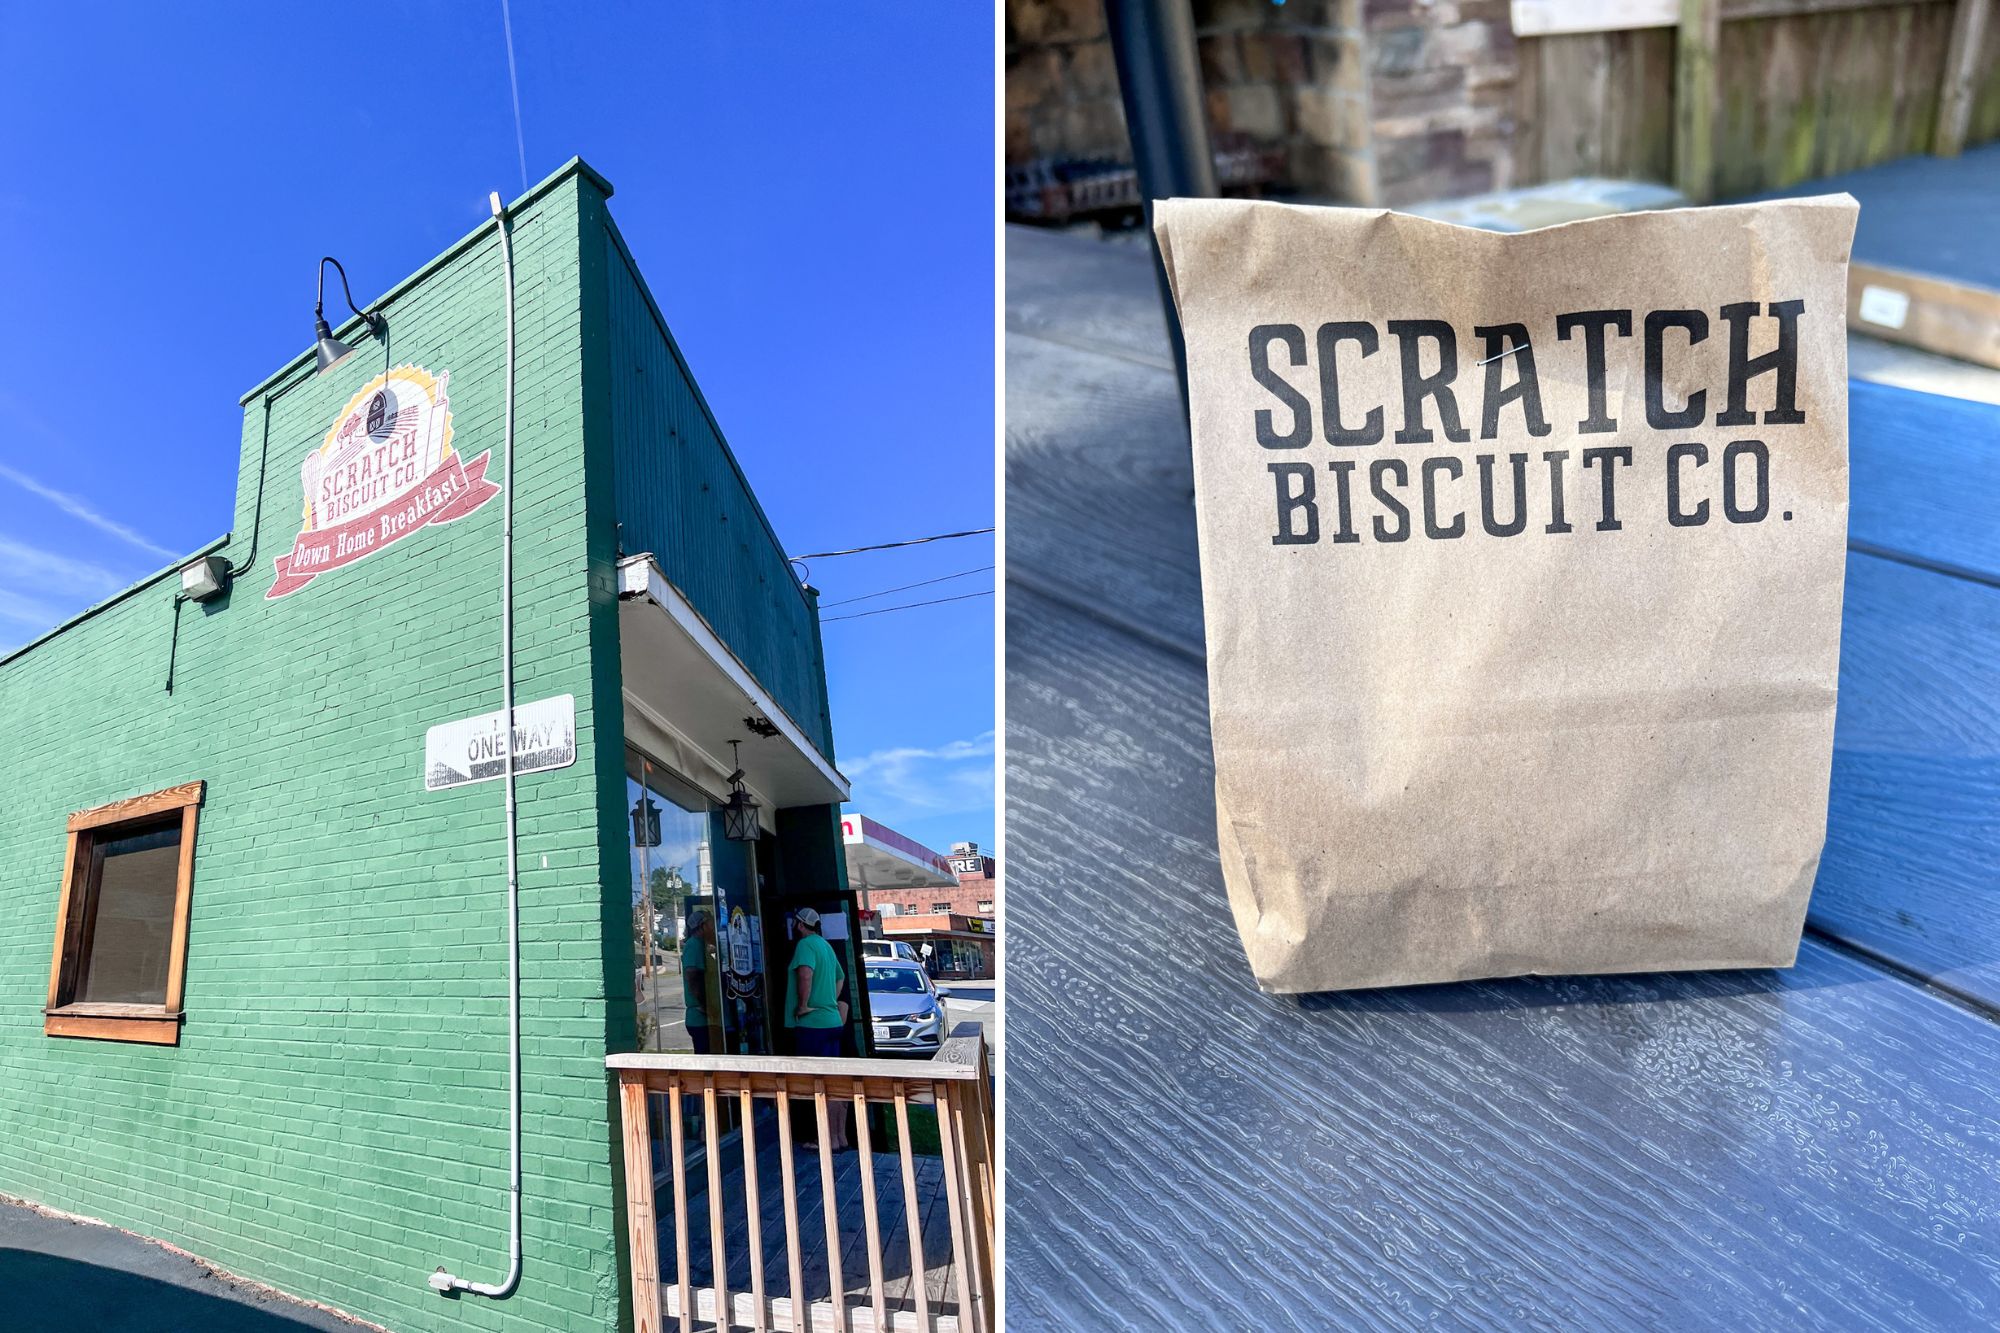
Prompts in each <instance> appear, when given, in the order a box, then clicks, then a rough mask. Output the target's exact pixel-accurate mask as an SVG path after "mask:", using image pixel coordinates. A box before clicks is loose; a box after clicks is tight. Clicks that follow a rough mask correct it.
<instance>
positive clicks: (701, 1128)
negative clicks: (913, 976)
mask: <svg viewBox="0 0 2000 1333" xmlns="http://www.w3.org/2000/svg"><path fill="white" fill-rule="evenodd" d="M605 1064H606V1066H607V1068H609V1069H610V1070H611V1071H612V1072H613V1074H614V1075H615V1076H616V1078H617V1081H618V1093H619V1098H618V1100H619V1107H620V1115H621V1121H622V1126H623V1143H624V1157H625V1193H626V1204H625V1206H626V1224H627V1231H628V1235H629V1240H630V1246H631V1260H630V1264H631V1280H632V1312H633V1319H632V1322H633V1327H634V1329H635V1330H636V1333H659V1331H660V1329H661V1326H662V1325H661V1320H662V1315H663V1313H664V1314H666V1315H669V1316H672V1317H674V1318H675V1319H677V1320H678V1324H679V1327H680V1329H681V1330H682V1333H691V1330H693V1329H694V1328H695V1327H696V1326H697V1324H699V1325H700V1326H702V1327H712V1328H716V1329H738V1328H742V1329H756V1330H760V1331H761V1330H797V1331H798V1333H805V1331H806V1330H832V1331H835V1333H849V1331H850V1330H854V1331H856V1333H859V1331H860V1330H889V1329H897V1330H904V1329H907V1330H921V1331H922V1333H959V1331H960V1330H975V1329H976V1330H980V1331H981V1333H992V1330H993V1328H994V1318H995V1308H994V1301H995V1297H996V1290H995V1286H994V1282H995V1267H996V1258H995V1254H994V1219H995V1213H994V1206H995V1196H996V1191H997V1181H996V1180H995V1178H994V1170H995V1165H994V1156H995V1146H996V1145H995V1136H994V1118H993V1099H992V1080H991V1074H990V1070H989V1067H988V1062H987V1053H986V1044H985V1039H984V1036H983V1034H982V1031H981V1029H980V1026H979V1025H978V1024H976V1023H962V1024H960V1025H959V1026H958V1028H957V1029H955V1030H954V1031H953V1033H952V1035H951V1036H950V1037H949V1038H948V1039H947V1040H946V1041H945V1042H944V1044H943V1046H942V1048H941V1049H940V1050H939V1052H938V1054H937V1056H936V1057H934V1058H933V1059H930V1060H927V1061H907V1060H848V1059H839V1060H811V1059H795V1058H784V1057H773V1056H702V1055H652V1054H633V1055H614V1056H612V1057H610V1058H609V1059H607V1060H606V1061H605ZM662 1102H664V1105H661V1103H662ZM760 1103H764V1104H765V1105H764V1106H762V1107H761V1110H763V1111H775V1115H763V1114H760ZM840 1103H846V1104H847V1105H849V1106H850V1107H851V1108H852V1111H853V1119H852V1131H851V1132H852V1134H853V1136H854V1140H855V1150H856V1157H855V1159H854V1170H853V1171H852V1173H851V1174H852V1175H853V1177H854V1178H855V1179H854V1181H853V1183H852V1184H851V1185H850V1187H849V1189H848V1195H849V1200H850V1202H853V1201H854V1200H855V1199H856V1197H857V1196H858V1203H859V1207H858V1216H856V1215H855V1212H856V1210H851V1209H848V1208H846V1206H845V1205H843V1204H841V1203H840V1202H839V1200H838V1197H837V1196H838V1194H839V1190H838V1189H837V1187H836V1181H835V1176H836V1169H835V1165H834V1154H832V1153H830V1152H829V1151H828V1150H827V1145H828V1144H829V1142H830V1131H831V1128H832V1119H833V1117H832V1114H831V1112H832V1110H833V1108H834V1107H835V1106H836V1105H838V1104H840ZM794 1107H798V1108H800V1112H801V1114H803V1113H804V1108H807V1107H810V1108H811V1113H812V1119H813V1124H814V1126H815V1130H816V1132H815V1136H814V1141H815V1142H816V1143H817V1144H818V1145H820V1146H819V1149H818V1151H817V1153H814V1154H812V1156H814V1157H816V1158H817V1166H818V1181H817V1186H816V1188H814V1183H813V1182H812V1181H811V1179H810V1178H806V1179H803V1180H802V1179H801V1178H800V1177H801V1175H802V1173H801V1172H799V1171H797V1170H796V1168H795V1161H796V1160H797V1157H798V1155H799V1154H801V1153H804V1152H806V1151H807V1149H805V1148H804V1147H803V1146H802V1145H798V1144H795V1142H794V1133H793V1127H792V1115H793V1109H794ZM871 1107H880V1108H883V1112H884V1114H885V1116H886V1117H888V1119H889V1123H890V1125H891V1127H892V1128H893V1130H894V1133H895V1137H896V1149H895V1152H896V1158H897V1165H898V1168H899V1169H898V1171H897V1172H895V1173H894V1174H893V1176H891V1177H890V1181H891V1182H893V1180H894V1179H895V1178H897V1177H899V1178H900V1184H901V1197H900V1199H899V1200H897V1199H885V1198H883V1197H881V1195H882V1194H883V1193H884V1192H886V1191H883V1190H878V1187H877V1186H878V1174H882V1175H887V1174H888V1173H885V1172H879V1171H878V1168H877V1165H876V1161H875V1145H874V1142H873V1135H872V1132H871V1124H870V1115H869V1111H870V1108H871ZM924 1107H928V1108H931V1109H933V1110H934V1111H935V1114H936V1118H937V1134H938V1142H939V1149H940V1153H939V1155H940V1157H941V1158H942V1162H941V1170H936V1169H934V1167H933V1164H929V1163H926V1164H924V1165H923V1166H920V1164H919V1161H918V1156H917V1154H916V1153H915V1152H914V1151H913V1137H912V1111H913V1110H915V1109H917V1108H924ZM656 1112H657V1113H660V1114H659V1115H658V1118H659V1119H660V1121H661V1122H662V1123H664V1124H665V1125H666V1126H667V1127H668V1130H667V1132H668V1135H669V1145H668V1147H669V1150H668V1152H667V1154H666V1170H665V1171H664V1172H662V1173H661V1174H662V1176H663V1177H664V1176H666V1175H671V1177H672V1196H673V1216H672V1219H671V1222H670V1226H669V1227H663V1226H662V1225H661V1222H660V1218H659V1213H658V1210H657V1208H656V1205H655V1194H654V1190H655V1165H654V1156H653V1142H652V1135H653V1128H652V1122H653V1120H654V1118H655V1113H656ZM690 1120H693V1121H695V1122H696V1123H697V1124H698V1129H697V1130H696V1133H697V1134H698V1135H699V1136H700V1137H701V1138H703V1139H705V1143H703V1144H698V1145H697V1147H698V1148H701V1149H705V1151H702V1152H701V1154H700V1158H699V1160H698V1161H697V1162H696V1163H695V1165H693V1166H690V1151H689V1147H688V1144H687V1142H686V1136H687V1132H688V1131H687V1129H686V1126H687V1124H688V1122H689V1121H690ZM727 1120H733V1122H734V1123H733V1125H732V1126H731V1127H730V1129H729V1130H728V1133H727V1135H725V1134H724V1132H723V1124H724V1122H725V1121H727ZM760 1121H761V1122H763V1123H765V1124H766V1125H767V1126H768V1129H767V1133H771V1134H774V1135H775V1145H774V1144H773V1143H772V1142H771V1141H770V1140H769V1139H767V1140H766V1141H765V1142H764V1144H763V1145H762V1147H761V1150H760V1144H759V1137H758V1135H759V1132H758V1125H759V1123H760ZM725 1139H728V1140H729V1142H727V1143H725ZM774 1146H775V1152H772V1148H773V1147H774ZM760 1151H761V1153H762V1154H763V1155H764V1156H765V1157H767V1158H768V1159H770V1160H767V1161H764V1162H760ZM771 1161H775V1163H776V1165H777V1179H776V1180H773V1179H771V1178H770V1177H769V1174H768V1173H769V1170H770V1162H771ZM760 1168H761V1169H760ZM695 1171H699V1172H701V1173H702V1176H700V1177H696V1178H695V1179H692V1180H691V1179H690V1175H691V1173H693V1172H695ZM703 1177H705V1179H704V1178H703ZM920 1180H921V1181H924V1182H926V1184H925V1185H924V1186H923V1187H922V1188H920V1184H919V1182H920ZM891 1187H893V1186H891ZM704 1191H705V1193H706V1196H707V1213H708V1235H707V1237H706V1238H705V1240H706V1263H705V1265H704V1264H701V1263H697V1262H696V1260H695V1257H694V1250H695V1249H696V1248H698V1247H699V1245H700V1243H701V1242H702V1240H703V1238H702V1237H700V1236H698V1235H697V1236H693V1237H691V1236H690V1234H689V1206H688V1205H689V1198H690V1196H691V1194H693V1193H696V1192H704ZM774 1192H775V1194H776V1196H777V1197H776V1198H775V1199H773V1198H772V1194H773V1193H774ZM927 1192H929V1193H934V1194H938V1195H939V1196H940V1197H939V1198H938V1199H937V1200H936V1203H938V1204H941V1205H942V1207H943V1208H944V1210H945V1213H946V1215H947V1217H948V1223H949V1225H948V1232H949V1256H948V1258H947V1259H945V1260H944V1262H942V1263H933V1262H931V1260H930V1259H929V1258H928V1257H927V1255H926V1252H925V1247H924V1243H923V1232H924V1230H925V1228H924V1227H923V1225H922V1219H923V1218H924V1216H925V1215H926V1213H927V1212H928V1213H929V1214H931V1215H932V1216H935V1207H927V1204H930V1203H931V1201H930V1200H927V1199H925V1198H924V1197H923V1195H924V1194H925V1193H927ZM732 1196H733V1197H732ZM811 1196H816V1197H817V1201H818V1211H819V1213H820V1217H819V1219H818V1228H817V1231H818V1233H820V1234H816V1232H815V1230H814V1229H811V1228H812V1227H813V1219H812V1218H810V1217H808V1218H807V1219H806V1221H805V1223H804V1224H803V1225H802V1224H801V1217H800V1214H801V1207H800V1202H801V1199H802V1197H803V1198H807V1199H808V1201H809V1202H810V1197H811ZM780 1211H782V1215H783V1221H784V1231H785V1234H784V1237H783V1249H782V1250H771V1251H770V1252H768V1253H767V1249H766V1245H765V1237H764V1234H763V1231H764V1225H765V1223H766V1222H767V1221H769V1222H775V1220H776V1216H777V1214H778V1213H779V1212H780ZM892 1233H900V1235H901V1236H902V1238H903V1247H906V1248H907V1251H908V1259H907V1267H905V1268H904V1269H903V1270H902V1275H903V1280H901V1281H898V1280H895V1279H893V1278H892V1277H891V1276H890V1274H891V1268H892V1266H893V1265H896V1264H899V1263H902V1262H903V1260H902V1257H901V1255H900V1254H898V1253H896V1252H895V1251H896V1249H897V1248H902V1247H895V1246H894V1241H895V1239H896V1235H895V1234H892ZM864 1239H865V1247H864V1245H863V1241H864ZM663 1243H664V1244H665V1245H667V1246H669V1247H670V1252H671V1253H672V1255H673V1256H674V1264H673V1267H674V1272H673V1274H672V1275H671V1279H670V1281H669V1282H668V1283H667V1284H665V1285H664V1286H663V1284H662V1281H661V1274H660V1253H661V1249H662V1246H663ZM856 1252H858V1253H860V1254H861V1255H862V1256H864V1258H865V1263H866V1267H867V1279H866V1282H865V1284H864V1285H862V1286H859V1287H858V1288H855V1289H852V1290H851V1289H850V1286H849V1283H850V1279H851V1278H852V1279H855V1280H858V1278H859V1274H850V1273H849V1272H848V1271H844V1270H845V1265H844V1262H843V1259H844V1256H846V1255H849V1254H853V1253H856ZM809 1257H810V1258H811V1259H812V1260H813V1268H812V1269H811V1270H809V1269H808V1264H807V1260H808V1258H809ZM767 1261H768V1263H769V1265H770V1266H771V1267H773V1268H777V1269H780V1270H781V1272H782V1275H783V1277H784V1278H785V1279H786V1281H785V1288H786V1289H785V1293H784V1295H782V1296H778V1295H775V1294H773V1293H772V1292H770V1291H767V1285H768V1283H767V1280H766V1267H767ZM822 1265H823V1266H824V1269H825V1279H826V1281H825V1286H824V1289H823V1290H824V1299H820V1295H819V1293H820V1291H821V1288H820V1287H819V1286H818V1278H819V1276H820V1274H819V1272H818V1271H817V1268H818V1267H819V1266H822ZM704 1267H705V1268H706V1272H705V1273H704V1272H703V1271H702V1269H703V1268H704ZM732 1267H734V1268H735V1269H736V1271H740V1272H742V1273H744V1274H746V1275H747V1277H746V1280H745V1281H744V1282H743V1283H742V1284H741V1286H742V1288H744V1289H738V1290H735V1291H732V1290H731V1285H732V1284H731V1282H730V1280H729V1274H730V1272H731V1271H732ZM927 1277H929V1278H931V1279H932V1280H931V1281H929V1282H927V1281H926V1278H927ZM704 1279H705V1281H704ZM697 1283H701V1285H697ZM933 1288H936V1290H933Z"/></svg>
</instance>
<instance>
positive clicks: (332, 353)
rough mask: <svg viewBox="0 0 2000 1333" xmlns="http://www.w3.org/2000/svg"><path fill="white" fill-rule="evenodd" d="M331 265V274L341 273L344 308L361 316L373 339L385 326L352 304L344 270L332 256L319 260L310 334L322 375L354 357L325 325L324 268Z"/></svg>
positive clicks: (378, 316)
mask: <svg viewBox="0 0 2000 1333" xmlns="http://www.w3.org/2000/svg"><path fill="white" fill-rule="evenodd" d="M328 264H331V265H333V270H334V272H336V273H338V274H340V290H341V291H342V292H344V293H345V294H346V296H347V308H348V309H349V310H352V311H353V312H354V313H355V314H357V315H359V316H361V318H362V319H363V320H365V321H366V322H367V324H368V331H369V332H370V333H372V334H374V335H375V336H376V337H378V338H379V337H381V336H382V330H383V327H384V323H383V319H382V317H381V316H380V315H371V314H369V313H368V312H367V311H365V310H363V309H362V308H361V307H360V306H358V305H356V304H354V292H353V291H352V290H351V289H350V288H349V287H348V285H347V270H346V269H344V268H342V267H341V266H340V261H339V260H338V259H335V258H334V257H333V256H332V255H323V256H321V258H320V261H319V289H318V291H317V292H316V293H315V294H314V296H313V334H314V336H315V337H316V338H317V339H318V341H319V346H318V348H317V354H318V357H319V373H320V374H322V375H324V374H326V372H327V371H329V370H332V369H333V368H334V367H335V366H337V365H339V364H340V363H341V362H342V361H345V360H346V359H347V358H348V357H349V356H351V355H353V353H354V349H353V348H352V347H349V346H348V345H347V344H346V343H344V342H342V341H341V340H340V339H338V338H336V337H334V336H333V330H332V329H330V328H328V327H327V323H326V266H327V265H328Z"/></svg>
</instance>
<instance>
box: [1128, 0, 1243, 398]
mask: <svg viewBox="0 0 2000 1333" xmlns="http://www.w3.org/2000/svg"><path fill="white" fill-rule="evenodd" d="M1104 18H1105V23H1106V25H1107V26H1108V27H1109V28H1110V30H1111V52H1112V56H1113V57H1114V58H1115V59H1116V60H1117V62H1118V91H1119V93H1120V94H1121V95H1122V96H1123V97H1124V99H1125V126H1126V129H1127V131H1128V132H1129V133H1130V134H1131V136H1132V162H1133V165H1134V166H1135V167H1136V168H1137V169H1138V173H1139V194H1140V197H1141V199H1142V200H1143V201H1144V203H1145V207H1146V237H1147V240H1148V241H1149V242H1150V243H1151V245H1152V247H1153V268H1154V274H1155V276H1156V277H1157V278H1158V279H1159V284H1160V305H1161V307H1162V308H1163V310H1164V311H1165V313H1166V317H1167V339H1168V341H1169V342H1171V343H1172V344H1173V348H1174V370H1175V372H1176V374H1177V375H1178V376H1179V378H1180V386H1181V414H1182V416H1183V417H1185V416H1186V415H1187V349H1186V348H1185V347H1184V346H1183V345H1182V343H1181V322H1180V320H1179V318H1178V317H1176V315H1175V313H1174V296H1173V291H1172V290H1171V289H1170V288H1169V287H1168V285H1167V271H1166V267H1165V265H1164V264H1162V263H1161V262H1160V242H1159V238H1158V237H1157V236H1154V235H1153V201H1154V200H1155V199H1173V198H1184V199H1206V198H1212V197H1214V195H1215V193H1216V189H1215V155H1214V151H1213V150H1212V149H1211V148H1210V147H1209V143H1208V119H1207V115H1206V112H1205V110H1204V108H1203V106H1202V91H1201V72H1200V69H1199V67H1198V66H1197V65H1196V63H1195V51H1194V16H1193V14H1192V12H1191V10H1190V4H1189V0H1104Z"/></svg>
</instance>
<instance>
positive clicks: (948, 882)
mask: <svg viewBox="0 0 2000 1333" xmlns="http://www.w3.org/2000/svg"><path fill="white" fill-rule="evenodd" d="M840 836H841V841H843V842H844V843H846V845H847V887H848V888H850V889H853V890H854V891H855V892H856V893H860V892H863V891H864V890H869V889H878V890H879V889H891V890H893V889H948V888H952V887H955V886H956V885H957V884H958V876H957V875H955V874H953V873H952V869H951V863H950V862H948V861H946V860H945V858H944V857H942V856H939V855H938V854H937V853H936V852H934V851H932V850H931V849H930V848H928V847H926V846H924V845H923V844H922V843H920V842H918V841H916V840H915V839H913V838H906V837H904V836H903V835H902V834H900V833H898V832H896V830H894V829H892V828H890V827H889V826H888V825H886V824H878V823H876V822H875V821H874V820H872V819H870V818H868V817H867V816H866V815H842V816H841V817H840Z"/></svg>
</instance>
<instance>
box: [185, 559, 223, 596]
mask: <svg viewBox="0 0 2000 1333" xmlns="http://www.w3.org/2000/svg"><path fill="white" fill-rule="evenodd" d="M228 591H229V566H228V564H227V563H226V562H225V561H224V560H223V559H222V557H220V556H214V555H205V556H203V557H202V558H201V559H199V560H196V561H194V562H193V563H192V564H187V565H183V566H181V596H183V597H185V598H187V599H188V600H189V601H191V602H207V601H213V600H214V599H215V598H217V597H220V596H222V594H224V593H225V592H228Z"/></svg>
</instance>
